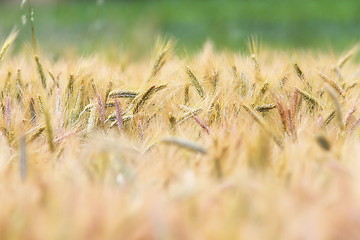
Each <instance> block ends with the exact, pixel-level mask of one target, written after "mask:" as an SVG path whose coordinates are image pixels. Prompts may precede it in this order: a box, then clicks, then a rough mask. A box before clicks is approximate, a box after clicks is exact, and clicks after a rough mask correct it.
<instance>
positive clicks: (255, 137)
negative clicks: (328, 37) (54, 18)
mask: <svg viewBox="0 0 360 240" xmlns="http://www.w3.org/2000/svg"><path fill="white" fill-rule="evenodd" d="M15 38H16V33H13V34H11V35H10V37H9V38H8V39H7V40H6V41H5V43H4V45H3V47H2V50H1V52H0V79H1V82H0V106H1V107H0V129H1V132H0V133H1V137H0V149H1V151H0V239H2V240H7V239H24V240H26V239H29V240H30V239H44V240H45V239H46V240H47V239H84V240H85V239H86V240H88V239H359V238H360V228H359V225H360V205H359V202H360V184H358V183H359V169H360V164H359V163H360V161H359V160H360V141H359V125H360V116H359V114H358V113H357V108H358V105H359V99H360V98H359V95H360V91H359V90H360V88H359V85H358V81H359V79H360V68H359V65H356V64H355V63H354V60H353V59H352V57H353V56H354V54H355V53H356V50H357V48H356V47H355V48H353V49H352V50H351V51H349V52H348V53H346V54H344V55H343V56H338V55H337V54H334V53H326V54H323V53H316V54H315V53H309V52H292V53H291V54H290V53H282V52H279V51H270V50H266V49H265V50H260V49H259V48H256V47H255V46H256V44H254V43H253V44H252V45H251V46H252V47H251V48H250V53H249V54H235V53H233V52H225V51H224V52H219V51H215V50H213V48H212V47H211V45H210V44H207V45H205V46H204V49H203V50H202V51H201V52H199V53H197V54H191V55H187V56H182V57H180V56H179V55H178V54H175V53H174V51H173V45H172V44H171V41H164V42H162V43H160V44H158V45H157V47H155V50H154V54H153V55H152V57H151V58H150V57H149V58H146V57H145V58H143V59H142V60H136V61H130V60H129V58H126V57H121V56H126V55H124V54H122V55H121V56H120V57H118V58H116V59H109V58H106V57H103V56H101V55H99V56H95V57H92V58H87V59H84V58H81V57H79V56H76V55H75V56H71V57H64V58H59V59H58V60H56V61H55V62H54V61H51V60H50V59H49V57H46V56H45V55H44V54H40V53H37V54H34V53H33V52H32V51H27V50H24V51H21V52H20V53H18V54H16V55H13V56H11V55H9V54H6V52H8V49H9V47H10V46H11V44H12V43H13V42H14V40H15Z"/></svg>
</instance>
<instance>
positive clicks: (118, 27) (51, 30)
mask: <svg viewBox="0 0 360 240" xmlns="http://www.w3.org/2000/svg"><path fill="white" fill-rule="evenodd" d="M20 2H21V1H20V0H19V1H14V0H8V1H6V0H0V37H1V36H2V37H3V38H4V37H5V35H6V34H7V33H9V32H10V31H11V29H12V28H13V27H14V26H17V27H18V28H20V29H21V34H20V42H24V41H25V42H30V39H31V33H30V30H29V29H30V27H29V24H28V23H27V24H26V25H23V24H22V21H21V16H23V15H24V14H26V12H27V7H26V6H25V7H24V8H23V9H21V8H20ZM32 3H33V5H34V6H33V7H34V23H35V27H36V37H37V39H38V42H39V45H40V46H41V48H42V49H43V50H46V51H49V52H52V53H61V52H62V51H64V50H65V49H74V50H75V51H78V52H80V53H92V52H95V51H98V50H104V51H113V50H114V49H132V50H133V51H138V52H139V53H141V52H143V51H145V52H146V51H148V49H149V48H150V47H151V46H152V45H153V43H154V41H155V39H156V36H159V35H161V36H172V37H174V38H175V39H176V40H177V42H178V44H177V45H178V47H179V48H186V49H188V50H189V51H192V50H197V49H200V48H201V47H202V46H203V44H204V42H205V41H206V40H208V39H211V40H212V41H213V42H214V44H215V46H216V47H217V48H219V49H223V48H226V49H232V50H236V51H237V50H243V49H244V48H245V47H246V43H247V40H248V39H249V37H251V36H257V37H258V39H260V40H261V42H262V43H263V45H267V46H270V47H274V48H281V49H285V50H286V49H292V48H302V49H303V48H306V49H307V48H310V49H314V48H316V49H329V48H331V49H334V50H335V51H343V50H344V49H347V48H349V47H351V46H352V45H353V44H355V43H356V42H357V41H358V40H359V39H360V0H343V1H340V0H271V1H270V0H242V1H241V0H238V1H236V0H198V1H195V0H162V1H161V0H158V1H151V0H147V1H141V0H137V1H136V0H133V1H131V0H127V1H126V0H123V1H121V0H118V1H110V0H103V1H101V0H86V1H85V0H83V1H75V0H67V1H50V0H43V1H40V0H38V1H37V2H35V1H34V0H32ZM18 42H19V41H18ZM18 44H19V43H18ZM150 49H151V48H150Z"/></svg>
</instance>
